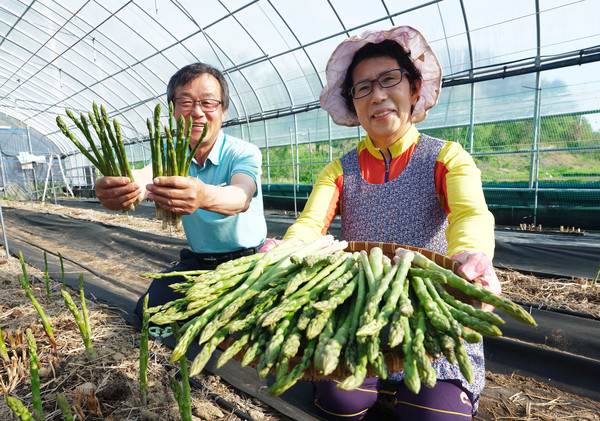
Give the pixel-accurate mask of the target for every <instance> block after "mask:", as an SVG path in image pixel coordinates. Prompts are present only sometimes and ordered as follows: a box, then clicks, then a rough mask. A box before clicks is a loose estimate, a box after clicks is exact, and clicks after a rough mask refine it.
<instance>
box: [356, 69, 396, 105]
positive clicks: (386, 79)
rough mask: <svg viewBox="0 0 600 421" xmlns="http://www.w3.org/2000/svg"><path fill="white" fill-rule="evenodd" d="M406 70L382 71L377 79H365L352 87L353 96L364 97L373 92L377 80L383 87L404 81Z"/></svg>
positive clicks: (389, 86)
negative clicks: (403, 76)
mask: <svg viewBox="0 0 600 421" xmlns="http://www.w3.org/2000/svg"><path fill="white" fill-rule="evenodd" d="M404 72H406V70H404V69H393V70H387V71H385V72H382V73H380V74H379V76H377V77H376V78H375V79H371V80H363V81H361V82H358V83H357V84H355V85H354V86H352V87H351V88H350V90H349V91H350V95H352V98H354V99H359V98H364V97H366V96H367V95H369V94H370V93H371V92H373V84H374V83H375V82H377V83H378V84H379V86H381V87H382V88H391V87H392V86H396V85H397V84H399V83H400V82H402V75H403V74H404Z"/></svg>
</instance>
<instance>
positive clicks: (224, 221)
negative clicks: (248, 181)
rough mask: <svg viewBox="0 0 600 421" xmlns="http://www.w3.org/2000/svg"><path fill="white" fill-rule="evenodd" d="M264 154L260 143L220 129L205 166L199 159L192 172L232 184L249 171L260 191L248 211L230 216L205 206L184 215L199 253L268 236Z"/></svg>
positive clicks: (246, 244) (246, 245) (206, 179)
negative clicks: (264, 193) (263, 181)
mask: <svg viewBox="0 0 600 421" xmlns="http://www.w3.org/2000/svg"><path fill="white" fill-rule="evenodd" d="M261 163H262V155H261V153H260V150H259V149H258V147H257V146H256V145H253V144H251V143H249V142H246V141H243V140H241V139H238V138H236V137H233V136H229V135H225V134H224V133H223V131H220V132H219V135H218V137H217V140H216V142H215V144H214V145H213V148H212V149H211V151H210V153H209V155H208V158H207V159H206V162H205V163H204V165H203V166H200V165H199V164H198V163H197V162H196V160H194V161H193V162H192V165H190V171H189V172H188V175H189V176H190V177H196V178H198V179H199V180H201V181H202V182H204V183H206V184H211V185H213V186H228V185H229V184H230V183H231V177H232V176H233V175H234V174H236V173H244V174H248V175H249V176H250V177H252V178H253V179H254V181H255V182H256V192H255V193H254V196H253V197H252V200H251V202H250V207H249V208H248V210H247V211H246V212H241V213H238V214H237V215H232V216H226V215H221V214H218V213H215V212H209V211H206V210H204V209H198V210H196V212H194V213H193V214H191V215H183V217H182V222H183V229H184V230H185V235H186V237H187V240H188V244H189V245H190V247H191V249H192V250H193V251H194V252H196V253H224V252H231V251H236V250H241V249H245V248H249V247H256V246H258V245H259V244H261V243H262V242H263V241H264V240H265V237H266V235H267V223H266V221H265V216H264V211H263V200H262V189H261V182H260V176H261V174H262V169H261Z"/></svg>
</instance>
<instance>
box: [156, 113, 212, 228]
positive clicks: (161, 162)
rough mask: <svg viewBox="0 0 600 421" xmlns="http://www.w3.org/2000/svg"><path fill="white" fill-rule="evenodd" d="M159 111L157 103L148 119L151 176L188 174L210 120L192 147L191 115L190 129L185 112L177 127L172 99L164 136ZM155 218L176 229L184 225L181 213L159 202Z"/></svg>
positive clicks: (180, 117)
mask: <svg viewBox="0 0 600 421" xmlns="http://www.w3.org/2000/svg"><path fill="white" fill-rule="evenodd" d="M160 111H161V107H160V104H156V107H154V117H153V121H151V120H150V119H148V120H147V121H146V124H147V126H148V137H149V139H150V151H151V153H152V177H162V176H180V177H187V174H188V171H189V169H190V165H191V163H192V159H193V158H194V155H195V154H196V151H197V150H198V148H199V147H200V144H201V143H202V141H203V140H204V137H205V136H206V131H207V130H208V123H206V124H205V125H204V130H203V131H202V136H201V137H200V139H199V140H198V143H196V145H195V146H194V148H193V149H192V150H191V151H190V150H189V149H190V134H191V132H192V117H190V119H189V121H188V124H187V129H186V122H185V119H184V117H183V116H179V118H178V119H177V122H176V127H174V126H173V122H174V111H173V103H172V102H171V103H169V126H168V127H167V126H164V132H165V136H164V140H163V137H162V136H161V123H160ZM184 131H185V133H184ZM173 136H175V137H173ZM156 218H157V219H159V220H162V221H163V228H166V227H167V226H172V227H174V228H175V229H176V230H179V229H181V215H178V214H176V213H172V212H168V211H166V210H164V209H162V208H160V207H159V206H158V204H157V205H156Z"/></svg>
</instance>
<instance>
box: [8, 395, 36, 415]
mask: <svg viewBox="0 0 600 421" xmlns="http://www.w3.org/2000/svg"><path fill="white" fill-rule="evenodd" d="M6 404H7V405H8V407H9V408H10V409H12V411H13V412H14V414H15V415H16V416H17V418H19V419H20V420H31V419H33V416H32V415H31V412H29V411H28V410H27V408H25V405H23V402H21V401H20V400H19V398H15V397H13V396H8V395H6Z"/></svg>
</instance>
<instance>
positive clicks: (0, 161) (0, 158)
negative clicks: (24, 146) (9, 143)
mask: <svg viewBox="0 0 600 421" xmlns="http://www.w3.org/2000/svg"><path fill="white" fill-rule="evenodd" d="M0 176H2V189H3V191H4V193H6V172H5V171H4V155H2V145H0Z"/></svg>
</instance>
